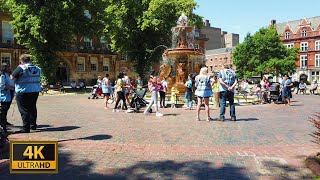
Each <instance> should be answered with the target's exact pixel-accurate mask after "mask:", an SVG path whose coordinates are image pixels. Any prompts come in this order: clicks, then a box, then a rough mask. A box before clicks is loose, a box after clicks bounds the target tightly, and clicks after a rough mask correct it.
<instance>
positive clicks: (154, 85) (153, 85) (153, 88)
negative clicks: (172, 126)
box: [144, 75, 163, 117]
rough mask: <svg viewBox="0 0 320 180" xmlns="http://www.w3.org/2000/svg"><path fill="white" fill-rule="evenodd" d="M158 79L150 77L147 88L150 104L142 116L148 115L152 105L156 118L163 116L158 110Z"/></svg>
mask: <svg viewBox="0 0 320 180" xmlns="http://www.w3.org/2000/svg"><path fill="white" fill-rule="evenodd" d="M158 83H160V82H158V78H157V77H155V76H152V75H150V78H149V81H148V88H149V91H150V93H151V102H150V103H149V105H148V106H147V108H146V109H145V110H144V114H145V115H148V114H150V113H149V110H150V109H151V107H152V105H153V104H155V105H156V116H158V117H161V116H163V114H161V113H160V112H159V108H158Z"/></svg>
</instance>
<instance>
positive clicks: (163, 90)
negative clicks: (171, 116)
mask: <svg viewBox="0 0 320 180" xmlns="http://www.w3.org/2000/svg"><path fill="white" fill-rule="evenodd" d="M160 83H161V86H159V87H161V89H159V94H160V108H165V107H166V104H165V102H166V92H167V88H168V83H167V81H166V78H163V80H162V81H161V82H160Z"/></svg>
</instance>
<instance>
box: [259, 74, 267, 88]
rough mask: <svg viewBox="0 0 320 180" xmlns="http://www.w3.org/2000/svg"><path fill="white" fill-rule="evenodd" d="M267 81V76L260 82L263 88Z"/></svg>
mask: <svg viewBox="0 0 320 180" xmlns="http://www.w3.org/2000/svg"><path fill="white" fill-rule="evenodd" d="M266 80H267V78H266V76H262V80H261V81H260V84H261V87H263V86H265V85H266Z"/></svg>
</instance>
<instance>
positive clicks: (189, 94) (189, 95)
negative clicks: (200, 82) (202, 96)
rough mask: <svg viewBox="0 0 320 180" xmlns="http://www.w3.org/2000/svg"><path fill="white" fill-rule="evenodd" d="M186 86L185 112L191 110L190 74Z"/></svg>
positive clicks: (191, 85) (191, 90)
mask: <svg viewBox="0 0 320 180" xmlns="http://www.w3.org/2000/svg"><path fill="white" fill-rule="evenodd" d="M185 86H186V93H185V100H186V105H187V107H186V110H188V109H190V110H192V106H193V83H192V77H191V74H189V76H188V79H187V81H186V83H185Z"/></svg>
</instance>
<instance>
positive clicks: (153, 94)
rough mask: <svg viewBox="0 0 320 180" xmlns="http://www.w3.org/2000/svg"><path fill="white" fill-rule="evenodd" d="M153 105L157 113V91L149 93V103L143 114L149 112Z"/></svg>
mask: <svg viewBox="0 0 320 180" xmlns="http://www.w3.org/2000/svg"><path fill="white" fill-rule="evenodd" d="M153 104H155V105H156V112H159V109H158V92H157V91H152V92H151V102H150V103H149V105H148V106H147V108H146V109H145V110H144V113H145V114H146V113H148V112H149V110H150V109H151V107H152V105H153Z"/></svg>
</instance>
